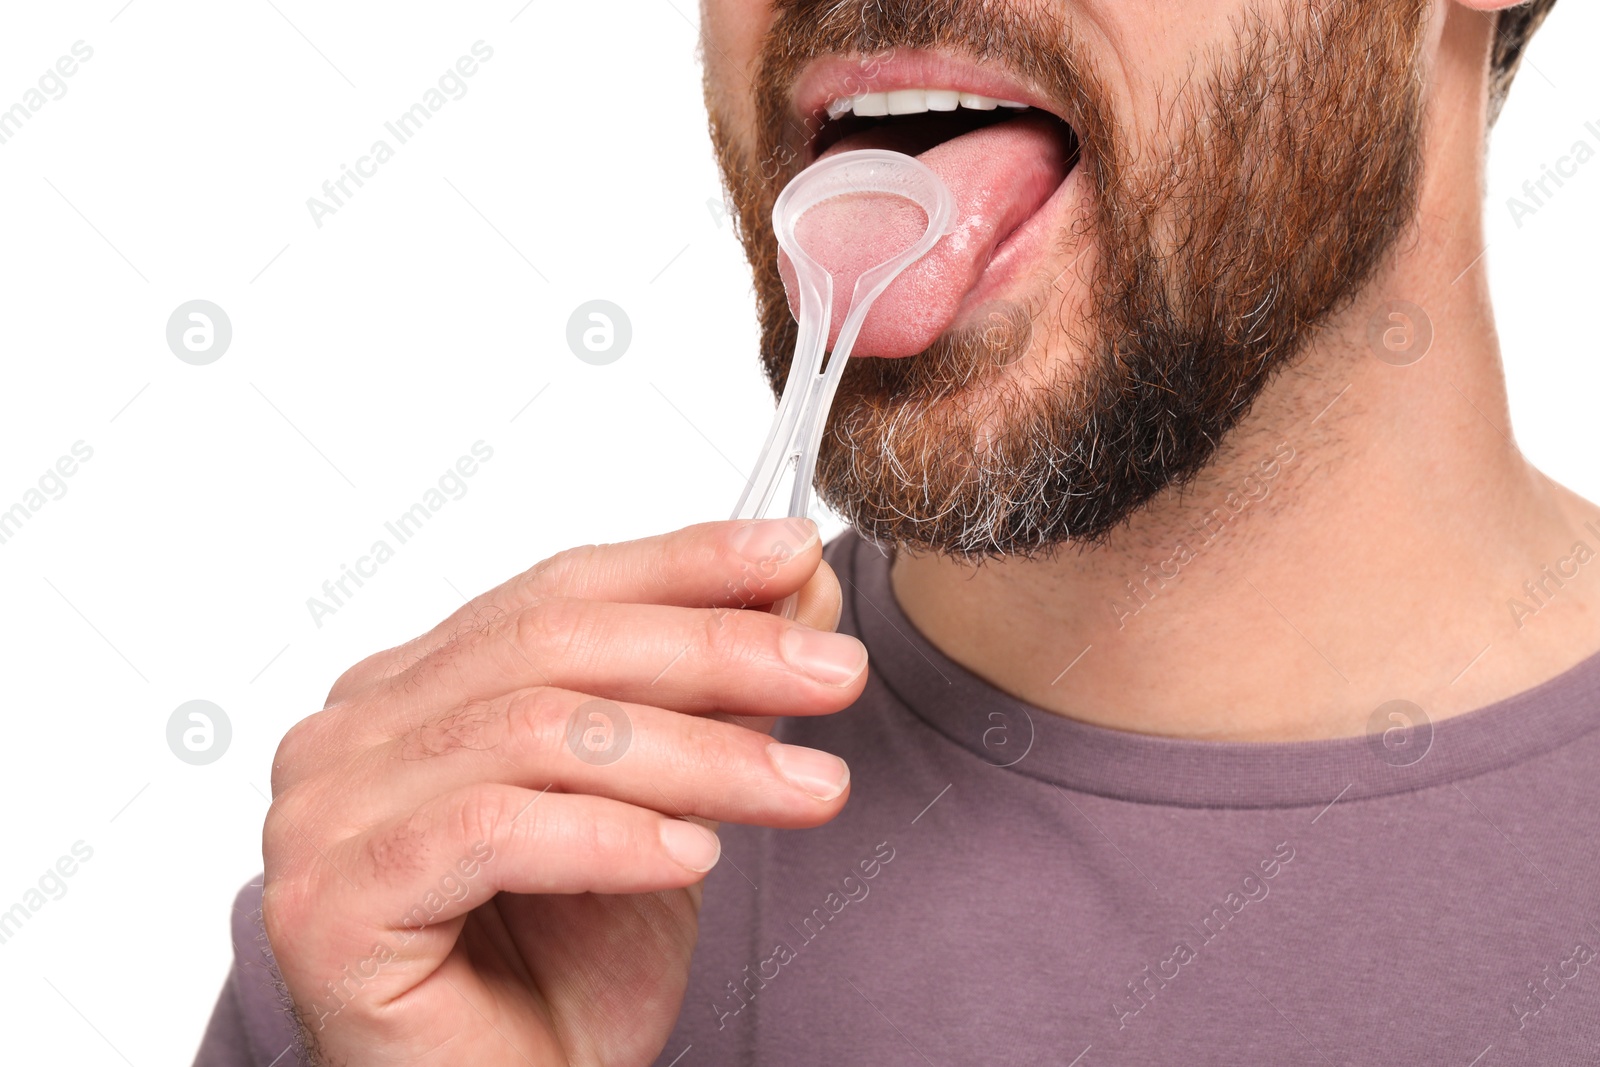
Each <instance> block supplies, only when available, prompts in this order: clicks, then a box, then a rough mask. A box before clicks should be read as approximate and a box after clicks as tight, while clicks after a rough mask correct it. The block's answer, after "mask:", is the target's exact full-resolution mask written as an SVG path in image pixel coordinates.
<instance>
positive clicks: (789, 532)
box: [729, 518, 821, 563]
mask: <svg viewBox="0 0 1600 1067" xmlns="http://www.w3.org/2000/svg"><path fill="white" fill-rule="evenodd" d="M820 536H821V535H820V534H819V533H818V532H817V524H816V523H814V522H812V521H811V520H810V519H798V518H790V519H762V520H761V521H760V522H752V523H750V524H749V525H748V526H741V527H740V528H739V529H737V530H735V531H733V533H732V535H731V538H730V541H729V543H730V544H731V545H732V546H733V550H734V551H735V552H737V553H739V555H741V556H743V557H744V558H745V559H747V560H750V561H751V562H752V563H770V562H778V563H782V562H783V561H784V560H787V559H792V558H794V557H795V556H797V555H799V554H800V553H801V552H804V551H805V550H806V549H808V548H810V547H811V545H812V543H813V542H814V541H816V540H818V539H819V537H820Z"/></svg>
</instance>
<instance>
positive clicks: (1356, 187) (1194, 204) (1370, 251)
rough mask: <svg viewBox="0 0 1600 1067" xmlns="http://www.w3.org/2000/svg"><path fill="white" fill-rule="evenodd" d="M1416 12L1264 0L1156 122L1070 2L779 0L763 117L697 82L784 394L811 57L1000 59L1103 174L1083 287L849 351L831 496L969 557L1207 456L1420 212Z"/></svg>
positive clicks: (823, 484) (1072, 536)
mask: <svg viewBox="0 0 1600 1067" xmlns="http://www.w3.org/2000/svg"><path fill="white" fill-rule="evenodd" d="M1427 10H1428V5H1427V4H1426V2H1425V0H1373V2H1369V3H1357V2H1356V0H1333V2H1332V3H1331V4H1327V5H1325V6H1322V7H1320V8H1318V9H1317V10H1313V8H1312V5H1309V4H1294V3H1285V4H1283V5H1281V6H1277V7H1273V8H1270V9H1268V8H1251V9H1249V10H1248V11H1246V12H1245V13H1244V14H1243V15H1242V17H1241V19H1240V20H1239V21H1238V22H1237V23H1236V26H1235V31H1234V35H1233V42H1232V46H1231V49H1224V50H1223V52H1222V53H1221V54H1213V55H1209V56H1206V57H1203V58H1201V59H1197V60H1196V62H1195V64H1194V65H1193V66H1192V68H1191V69H1190V71H1188V72H1186V77H1185V78H1183V79H1182V84H1183V87H1182V89H1181V90H1179V91H1178V92H1177V93H1175V94H1174V95H1173V96H1172V97H1171V99H1170V100H1169V101H1167V102H1166V106H1164V107H1162V108H1161V109H1160V110H1161V112H1162V114H1163V115H1164V116H1165V121H1163V122H1162V123H1160V124H1159V127H1158V128H1156V129H1153V130H1150V131H1137V130H1134V129H1132V128H1131V127H1130V126H1128V125H1127V124H1126V123H1125V122H1120V123H1119V122H1118V121H1117V119H1116V117H1115V112H1114V110H1113V109H1112V107H1111V103H1110V94H1109V92H1108V91H1107V89H1106V87H1105V82H1104V81H1103V79H1102V78H1100V77H1099V75H1098V74H1097V72H1096V70H1095V68H1094V65H1093V64H1092V62H1091V61H1090V59H1089V57H1088V53H1087V52H1086V50H1085V49H1084V48H1083V47H1082V46H1081V44H1080V43H1079V42H1078V40H1077V39H1076V38H1075V37H1074V35H1073V33H1072V32H1071V28H1070V26H1069V25H1068V24H1066V23H1065V22H1063V21H1061V20H1059V19H1058V18H1056V17H1055V16H1053V15H1051V14H1050V13H1048V12H1046V11H1044V10H1042V9H1040V8H1039V7H1037V6H1030V7H1028V8H1027V9H1026V10H1024V9H1022V7H1021V5H1018V6H1017V7H1016V8H1015V9H1014V8H1012V7H1011V6H1010V5H1005V4H993V3H984V4H979V3H963V2H961V0H931V2H910V0H906V2H885V3H855V4H852V3H840V2H839V0H776V3H775V17H774V21H773V24H772V27H771V29H770V30H769V31H768V33H767V36H766V39H765V41H764V42H763V47H762V53H761V57H760V61H759V64H758V70H757V75H756V80H755V83H754V91H755V104H756V113H757V116H758V123H757V130H756V131H755V133H754V135H753V136H751V135H749V134H745V135H743V136H741V134H740V131H736V130H735V129H734V128H733V126H732V124H731V122H730V121H729V119H728V118H727V116H726V114H725V113H724V111H723V110H722V109H720V108H719V104H718V100H717V92H716V91H714V90H713V89H712V88H711V87H710V86H709V85H708V91H707V99H708V103H709V105H710V109H711V132H712V139H713V142H714V144H715V146H716V149H717V155H718V162H719V165H720V167H721V170H722V174H723V179H724V181H725V183H726V185H727V188H728V191H729V194H730V196H731V199H732V202H733V204H734V206H735V208H736V210H737V215H738V220H739V232H740V237H741V239H742V241H743V242H744V246H745V251H746V254H747V255H748V257H749V259H750V262H751V266H752V268H753V270H754V274H755V290H756V297H757V302H758V313H759V316H760V322H761V333H762V342H761V358H762V362H763V366H764V368H765V370H766V373H767V377H768V381H769V383H770V384H771V385H772V387H773V390H774V393H775V394H777V393H779V392H781V389H782V385H783V382H784V381H785V379H786V378H787V375H788V371H789V364H790V361H791V359H792V355H793V350H794V343H795V334H796V324H795V321H794V318H793V316H792V315H791V314H790V311H789V306H788V302H787V299H786V296H785V292H784V288H783V282H782V279H781V277H780V275H779V272H778V267H777V252H778V245H777V240H776V237H775V235H774V234H773V232H772V226H771V209H772V204H773V200H774V199H775V198H776V196H777V194H778V192H779V191H780V190H781V189H782V187H783V186H784V184H786V183H787V181H788V180H789V179H790V178H791V177H793V175H794V174H795V173H797V172H798V171H799V169H800V168H801V165H802V161H803V159H804V158H805V155H804V153H805V152H806V150H807V145H808V143H809V141H810V137H811V134H812V133H813V132H814V130H813V129H812V128H810V127H807V126H806V125H805V124H801V123H797V122H796V121H795V120H794V119H793V118H792V113H791V110H790V104H789V101H790V91H791V87H792V85H793V84H794V82H795V80H796V78H797V77H798V75H799V73H800V72H801V71H802V70H803V68H804V67H805V65H806V64H807V62H808V61H810V60H811V59H813V58H815V57H819V56H826V55H834V54H843V55H860V56H873V55H881V54H883V53H885V52H886V51H891V50H894V49H899V48H910V49H939V50H948V51H952V52H955V53H958V54H963V55H966V56H968V57H971V58H974V59H976V60H978V61H980V62H985V63H989V64H998V65H1002V66H1004V67H1006V68H1008V69H1009V70H1011V71H1013V72H1015V73H1017V74H1019V75H1021V76H1023V77H1026V78H1028V79H1029V80H1031V81H1033V82H1034V83H1035V84H1037V85H1038V86H1039V87H1040V88H1041V89H1042V90H1044V91H1045V92H1046V93H1047V95H1048V98H1049V99H1051V100H1052V101H1054V102H1055V104H1056V105H1057V106H1055V107H1054V108H1053V110H1055V111H1056V113H1057V114H1059V115H1062V116H1063V117H1066V118H1068V120H1069V122H1070V123H1071V125H1072V127H1073V130H1074V132H1075V133H1076V135H1077V137H1078V139H1079V142H1080V144H1081V145H1082V146H1083V153H1082V158H1081V160H1080V162H1079V163H1078V165H1079V166H1085V167H1089V168H1091V170H1090V181H1091V185H1092V188H1093V190H1094V194H1093V197H1092V199H1091V201H1090V203H1089V204H1088V205H1087V208H1086V211H1087V214H1086V218H1085V219H1084V220H1083V221H1082V224H1081V229H1077V230H1075V231H1074V232H1063V233H1062V234H1060V235H1059V238H1058V240H1059V244H1060V246H1061V250H1062V253H1063V254H1065V253H1066V252H1068V251H1070V250H1072V249H1074V248H1077V247H1080V246H1081V252H1080V256H1082V257H1083V258H1085V259H1087V260H1088V262H1089V264H1090V265H1089V266H1088V267H1087V268H1086V270H1085V273H1086V274H1087V277H1086V278H1085V279H1084V281H1085V285H1084V289H1083V291H1082V294H1081V299H1076V300H1068V299H1065V298H1063V297H1062V295H1061V294H1060V293H1059V292H1057V291H1056V290H1055V289H1054V288H1053V287H1052V286H1051V285H1050V284H1049V283H1047V282H1044V281H1042V280H1041V281H1038V282H1035V283H1032V284H1033V285H1034V288H1033V289H1032V290H1031V291H1026V292H1023V293H1021V294H1020V295H1019V296H1018V297H1017V298H1016V299H1015V300H1011V301H1006V302H1003V303H1000V304H997V305H995V306H994V307H992V308H990V309H988V313H987V315H982V316H980V317H979V320H978V321H977V322H976V323H975V324H969V325H965V326H963V327H959V328H952V329H950V330H948V331H947V332H946V333H945V334H944V335H943V336H941V337H940V338H939V339H938V341H936V342H935V343H934V344H933V345H932V346H931V347H929V348H928V349H927V350H925V351H924V352H922V353H919V354H917V355H913V356H909V357H906V358H901V359H873V358H861V359H854V360H851V361H850V362H849V363H847V364H846V366H845V367H844V369H843V375H842V378H841V380H840V384H839V389H838V392H837V394H836V396H835V399H834V403H833V407H832V410H831V413H830V415H829V417H828V421H827V424H826V427H825V430H824V434H823V439H822V442H821V446H820V454H819V458H818V464H817V474H816V486H815V487H816V490H817V493H818V495H819V496H820V497H821V498H822V499H823V500H824V501H826V502H827V503H828V504H829V505H830V506H831V507H832V508H834V510H836V511H837V512H838V513H839V514H841V515H842V516H843V517H844V518H845V519H846V520H848V521H849V522H850V523H851V524H852V525H853V526H854V527H855V528H856V530H857V531H858V532H860V533H861V534H862V535H863V536H864V537H866V538H868V539H869V540H872V541H875V542H877V543H879V544H881V545H887V546H894V547H895V548H905V549H907V550H910V551H918V550H928V551H933V552H936V553H940V554H944V555H948V556H951V557H954V558H957V559H960V560H965V561H978V560H981V559H984V558H989V557H1001V556H1023V557H1033V556H1036V555H1049V554H1051V553H1053V551H1054V550H1056V549H1057V548H1058V547H1059V546H1061V545H1063V544H1068V543H1076V544H1078V545H1088V544H1094V543H1100V542H1103V541H1105V540H1106V539H1107V538H1108V536H1109V535H1110V534H1111V532H1112V531H1113V530H1115V529H1116V528H1117V527H1118V526H1119V525H1121V524H1123V523H1125V522H1126V521H1127V520H1128V519H1129V518H1130V516H1132V515H1133V514H1134V513H1135V512H1136V511H1137V510H1138V509H1140V508H1141V507H1142V506H1144V505H1145V504H1146V503H1147V502H1149V501H1150V500H1151V499H1152V498H1153V497H1154V496H1155V495H1156V494H1158V493H1160V492H1162V491H1163V490H1165V489H1167V488H1169V487H1180V486H1182V485H1184V484H1185V483H1187V482H1188V481H1190V480H1192V479H1193V478H1194V476H1195V475H1196V474H1197V473H1199V472H1200V471H1201V470H1202V469H1204V467H1205V466H1206V465H1207V463H1208V462H1209V461H1210V460H1211V459H1212V458H1213V457H1214V456H1215V455H1216V452H1217V448H1218V445H1219V443H1220V441H1221V440H1222V438H1223V436H1224V435H1225V434H1226V433H1227V432H1228V431H1229V430H1230V429H1232V428H1233V427H1234V426H1235V425H1237V424H1238V423H1239V421H1240V420H1241V419H1243V418H1244V417H1245V416H1246V415H1247V414H1248V413H1249V410H1250V407H1251V405H1252V403H1253V402H1254V401H1255V399H1256V398H1257V397H1258V396H1259V394H1260V393H1261V391H1262V390H1263V389H1264V388H1265V386H1266V385H1267V384H1268V382H1269V381H1270V380H1271V379H1272V378H1273V376H1274V375H1276V374H1277V373H1278V372H1280V371H1281V370H1283V369H1284V368H1285V367H1286V366H1288V365H1290V364H1291V363H1292V362H1293V361H1294V359H1295V357H1296V356H1297V355H1298V354H1300V353H1301V352H1302V351H1303V350H1304V349H1305V347H1306V345H1307V343H1308V341H1309V339H1310V338H1311V337H1312V336H1313V335H1314V333H1315V332H1316V331H1317V330H1318V329H1319V328H1320V327H1321V326H1322V325H1323V324H1325V323H1326V322H1327V321H1328V320H1329V319H1330V318H1331V317H1333V316H1334V315H1336V314H1337V313H1338V312H1339V311H1341V310H1343V309H1344V308H1345V307H1347V306H1348V305H1349V304H1350V303H1351V302H1352V301H1353V300H1354V299H1355V297H1356V296H1357V294H1358V293H1359V292H1360V290H1361V289H1362V288H1363V287H1364V286H1365V285H1366V284H1367V283H1369V282H1370V281H1371V279H1372V278H1373V277H1374V275H1375V274H1376V273H1377V271H1378V270H1379V269H1380V267H1381V266H1382V264H1383V263H1384V261H1385V259H1386V257H1387V255H1388V253H1389V252H1390V251H1391V249H1392V248H1393V246H1394V245H1395V244H1396V242H1397V241H1398V239H1399V237H1400V236H1401V234H1402V233H1403V232H1404V231H1405V228H1406V226H1407V225H1408V224H1409V222H1410V220H1411V219H1412V218H1413V217H1414V215H1415V210H1416V202H1417V197H1418V187H1419V184H1420V170H1421V152H1422V150H1421V143H1420V141H1421V133H1420V130H1421V114H1422V88H1421V84H1422V79H1421V76H1420V58H1419V56H1420V44H1421V40H1422V36H1423V31H1424V26H1425V18H1426V14H1427ZM1090 253H1092V255H1090ZM1063 273H1065V272H1063ZM980 310H981V309H980ZM969 319H970V317H969ZM1041 352H1056V353H1063V354H1064V357H1063V358H1056V359H1053V360H1047V359H1044V358H1043V357H1042V356H1040V355H1039V353H1041ZM1030 354H1032V355H1033V356H1035V357H1037V358H1033V359H1030V358H1028V357H1030ZM1030 368H1031V370H1030Z"/></svg>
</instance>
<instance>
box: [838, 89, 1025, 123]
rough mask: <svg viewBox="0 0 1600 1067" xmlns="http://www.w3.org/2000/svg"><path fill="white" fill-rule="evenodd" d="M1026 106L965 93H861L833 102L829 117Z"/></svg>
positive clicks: (1012, 101)
mask: <svg viewBox="0 0 1600 1067" xmlns="http://www.w3.org/2000/svg"><path fill="white" fill-rule="evenodd" d="M1027 106H1028V105H1027V104H1023V103H1019V102H1017V101H1015V100H997V99H996V98H994V97H992V96H982V95H980V94H978V93H964V92H961V91H959V90H957V89H893V90H890V91H889V92H885V93H862V94H860V95H859V96H841V97H839V98H837V99H835V100H830V101H828V117H829V118H830V119H836V118H838V117H839V116H841V115H844V114H846V113H849V112H853V113H855V114H857V115H860V116H862V117H863V118H874V117H877V116H879V115H918V114H921V113H922V112H924V111H954V110H955V109H956V108H957V107H968V108H972V109H974V110H977V111H993V110H994V109H995V108H997V107H1014V108H1025V107H1027Z"/></svg>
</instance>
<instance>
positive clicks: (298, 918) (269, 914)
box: [261, 878, 322, 959]
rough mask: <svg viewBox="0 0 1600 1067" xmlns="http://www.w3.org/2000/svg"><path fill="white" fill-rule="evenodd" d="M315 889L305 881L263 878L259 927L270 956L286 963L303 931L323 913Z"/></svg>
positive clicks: (302, 937)
mask: <svg viewBox="0 0 1600 1067" xmlns="http://www.w3.org/2000/svg"><path fill="white" fill-rule="evenodd" d="M320 905H321V901H320V900H319V899H318V897H317V892H316V889H315V887H314V886H313V885H312V884H311V882H309V881H308V880H307V879H304V878H266V879H264V880H263V882H262V886H261V925H262V928H263V929H264V930H265V931H266V935H267V943H268V944H270V945H271V946H272V951H273V955H275V956H278V957H281V958H283V959H288V958H289V957H290V956H291V955H292V954H293V947H294V946H295V945H296V944H298V943H301V942H303V941H304V940H305V937H304V934H305V931H306V928H307V927H308V926H309V925H310V924H311V923H313V922H315V921H316V919H317V917H318V915H319V914H321V912H322V908H321V906H320Z"/></svg>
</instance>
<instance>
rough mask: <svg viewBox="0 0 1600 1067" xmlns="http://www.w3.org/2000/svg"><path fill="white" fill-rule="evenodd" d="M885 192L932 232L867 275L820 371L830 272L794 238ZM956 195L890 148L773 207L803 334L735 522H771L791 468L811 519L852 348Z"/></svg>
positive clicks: (841, 159) (791, 605)
mask: <svg viewBox="0 0 1600 1067" xmlns="http://www.w3.org/2000/svg"><path fill="white" fill-rule="evenodd" d="M863 194H865V195H878V196H893V197H901V198H903V199H905V200H909V201H911V202H912V203H913V204H915V205H917V206H918V207H919V208H921V209H922V212H923V214H924V215H925V216H926V217H927V223H926V225H927V228H926V230H924V232H923V234H922V236H921V237H920V238H919V239H917V240H916V241H914V242H913V243H912V244H911V245H910V246H908V247H907V248H905V249H904V250H902V251H901V252H899V253H898V254H896V255H895V256H893V257H892V258H889V259H885V260H884V261H882V262H881V263H879V264H877V265H876V266H874V267H870V268H868V269H867V270H865V271H863V272H862V273H861V275H860V276H859V277H858V278H857V279H856V285H855V291H854V292H853V293H852V294H851V296H850V308H849V311H848V312H847V313H846V315H845V318H844V323H843V326H842V327H841V328H840V331H839V337H838V340H837V341H835V342H834V346H833V358H832V359H830V360H828V363H827V368H826V370H825V371H824V369H823V367H822V362H823V354H824V350H825V349H826V347H827V343H828V334H829V332H830V327H831V324H832V321H833V275H832V273H830V272H829V270H828V269H827V268H826V267H824V266H823V265H822V264H821V263H819V262H817V261H816V260H815V259H813V258H812V257H811V256H810V255H808V254H807V253H806V250H805V249H804V248H802V247H801V245H800V241H799V239H798V238H797V237H796V235H795V228H796V227H797V226H798V225H799V222H800V218H801V216H803V215H804V214H805V213H806V212H807V211H809V210H811V209H812V208H814V207H816V206H817V205H818V204H821V203H822V202H824V201H826V200H831V199H833V198H834V197H838V196H850V195H857V196H859V195H863ZM954 223H955V198H954V197H953V196H951V194H950V190H949V189H948V188H946V187H945V184H944V182H943V181H942V180H940V178H939V176H938V175H937V174H935V173H934V172H933V171H932V170H930V169H929V168H928V167H927V166H926V165H925V164H923V163H921V162H919V161H918V160H916V159H914V158H913V157H911V156H908V155H904V154H902V153H900V152H891V151H887V150H885V149H876V148H869V149H862V150H860V151H855V152H840V153H838V154H837V155H833V156H829V157H828V158H827V159H824V160H822V161H821V162H819V163H815V164H813V165H812V166H810V167H808V168H806V169H805V170H803V171H801V172H800V173H799V174H798V175H796V176H795V178H794V180H792V181H791V182H789V184H788V185H786V186H785V187H784V189H783V192H782V193H780V194H778V200H777V203H775V204H774V205H773V206H772V228H773V230H774V232H775V233H776V234H777V236H778V245H779V247H781V248H782V249H783V251H784V252H785V253H786V254H787V255H788V257H789V261H790V264H791V265H792V266H793V267H794V273H795V281H796V285H795V289H796V291H798V293H799V300H800V308H799V314H798V315H797V318H798V320H799V326H800V329H799V333H798V335H797V337H796V340H795V346H794V359H793V360H792V361H791V362H790V364H789V380H788V381H787V382H785V383H784V387H783V398H782V400H780V401H779V403H778V413H777V416H776V417H775V418H774V419H773V420H772V429H770V430H769V431H767V440H766V444H765V445H763V446H762V450H761V457H760V458H759V459H758V460H756V466H755V470H754V472H753V473H752V474H751V476H750V480H749V481H748V482H747V483H746V484H745V488H744V492H743V493H742V494H740V496H739V503H738V505H737V506H736V507H735V508H734V509H733V516H732V517H733V518H735V519H757V518H763V517H765V515H766V513H767V508H768V506H769V505H770V504H771V503H772V498H773V495H774V493H775V492H776V491H777V488H778V483H779V481H780V480H781V479H782V478H783V475H784V474H785V472H786V471H787V470H788V469H789V467H790V464H791V462H793V464H794V488H793V490H792V491H791V493H790V497H789V516H790V517H791V518H804V517H807V516H808V513H809V510H810V504H811V480H812V477H813V476H814V475H815V473H816V469H817V448H818V445H819V442H820V441H821V438H822V427H823V424H824V423H826V422H827V419H828V409H829V408H830V407H832V406H833V394H834V392H835V391H836V390H837V389H838V387H839V378H840V376H841V374H842V373H843V371H844V364H845V360H847V359H849V358H850V350H851V348H853V347H854V346H855V343H856V337H857V336H858V335H859V334H860V332H861V325H862V323H864V322H865V321H866V318H867V313H868V312H869V311H871V310H872V304H873V301H875V300H877V299H878V297H879V296H881V295H882V294H883V291H884V290H885V289H887V288H888V287H889V283H890V282H892V281H894V280H895V278H897V277H899V276H900V273H901V272H902V271H904V270H905V269H906V268H907V267H909V266H911V264H913V263H915V262H916V261H917V260H919V259H921V258H922V257H923V256H925V255H927V254H928V252H930V251H931V250H932V249H933V246H934V245H936V244H938V243H939V241H940V239H942V238H943V237H944V236H945V235H946V234H947V233H950V232H951V231H952V230H953V229H954ZM796 601H797V597H796V596H795V595H794V594H790V595H789V596H787V597H784V598H783V600H781V601H779V602H778V603H777V604H776V605H774V607H773V609H772V610H773V612H774V613H775V614H779V615H782V616H783V617H784V618H786V619H792V618H794V616H795V607H796Z"/></svg>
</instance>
